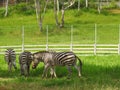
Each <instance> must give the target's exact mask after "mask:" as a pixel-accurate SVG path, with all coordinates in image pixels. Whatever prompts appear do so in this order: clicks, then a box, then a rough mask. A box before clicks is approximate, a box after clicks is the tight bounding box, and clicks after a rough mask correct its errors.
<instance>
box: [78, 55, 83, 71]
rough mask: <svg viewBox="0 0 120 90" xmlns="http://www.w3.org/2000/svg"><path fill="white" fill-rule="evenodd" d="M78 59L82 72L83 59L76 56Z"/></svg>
mask: <svg viewBox="0 0 120 90" xmlns="http://www.w3.org/2000/svg"><path fill="white" fill-rule="evenodd" d="M76 57H77V59H78V60H79V64H80V71H81V72H82V65H83V64H82V61H81V59H80V58H79V57H78V56H76Z"/></svg>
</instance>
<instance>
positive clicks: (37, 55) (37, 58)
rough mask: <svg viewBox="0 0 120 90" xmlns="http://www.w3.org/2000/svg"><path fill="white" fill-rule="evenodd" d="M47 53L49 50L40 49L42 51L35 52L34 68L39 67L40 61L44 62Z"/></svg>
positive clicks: (33, 57)
mask: <svg viewBox="0 0 120 90" xmlns="http://www.w3.org/2000/svg"><path fill="white" fill-rule="evenodd" d="M46 53H48V51H40V52H36V53H33V56H32V59H33V60H32V68H33V69H35V68H36V67H37V65H38V64H39V62H44V56H45V54H46Z"/></svg>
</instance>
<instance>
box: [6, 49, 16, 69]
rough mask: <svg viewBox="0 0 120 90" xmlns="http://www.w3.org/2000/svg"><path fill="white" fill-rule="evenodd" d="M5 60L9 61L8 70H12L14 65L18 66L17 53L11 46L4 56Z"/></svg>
mask: <svg viewBox="0 0 120 90" xmlns="http://www.w3.org/2000/svg"><path fill="white" fill-rule="evenodd" d="M4 59H5V61H6V62H7V63H8V71H12V66H14V68H15V69H17V67H16V53H15V51H14V50H13V49H12V48H9V49H7V50H6V51H5V56H4Z"/></svg>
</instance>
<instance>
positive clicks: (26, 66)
mask: <svg viewBox="0 0 120 90" xmlns="http://www.w3.org/2000/svg"><path fill="white" fill-rule="evenodd" d="M31 56H32V53H31V52H29V51H24V52H22V53H21V54H20V56H19V64H20V73H21V75H25V76H28V75H29V71H30V64H31V62H32V57H31Z"/></svg>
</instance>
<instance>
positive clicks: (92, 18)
mask: <svg viewBox="0 0 120 90" xmlns="http://www.w3.org/2000/svg"><path fill="white" fill-rule="evenodd" d="M106 13H107V12H106ZM119 18H120V15H118V14H112V13H108V14H104V13H101V14H98V13H97V12H96V11H95V10H93V11H92V10H84V9H83V10H81V11H79V12H78V11H77V10H67V11H66V13H65V27H64V28H62V29H60V28H57V27H56V26H55V20H54V13H53V11H52V10H48V11H47V13H46V14H45V18H44V21H43V32H39V27H38V24H37V21H36V15H27V16H25V15H21V14H20V15H18V14H13V15H10V16H8V17H6V18H5V17H4V18H0V38H1V39H0V45H1V46H4V45H21V43H22V38H21V33H22V26H24V27H25V44H46V25H48V26H49V31H48V32H49V34H48V35H49V39H48V41H49V44H56V43H57V44H62V43H64V42H65V43H66V44H70V35H71V33H70V30H71V25H73V35H74V36H73V44H84V43H92V44H93V43H94V29H95V24H97V43H102V44H104V43H105V44H111V43H112V44H118V41H119V40H118V38H119V34H118V31H119V23H120V22H119ZM111 36H113V37H111ZM8 37H9V38H8ZM6 42H7V43H6Z"/></svg>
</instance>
